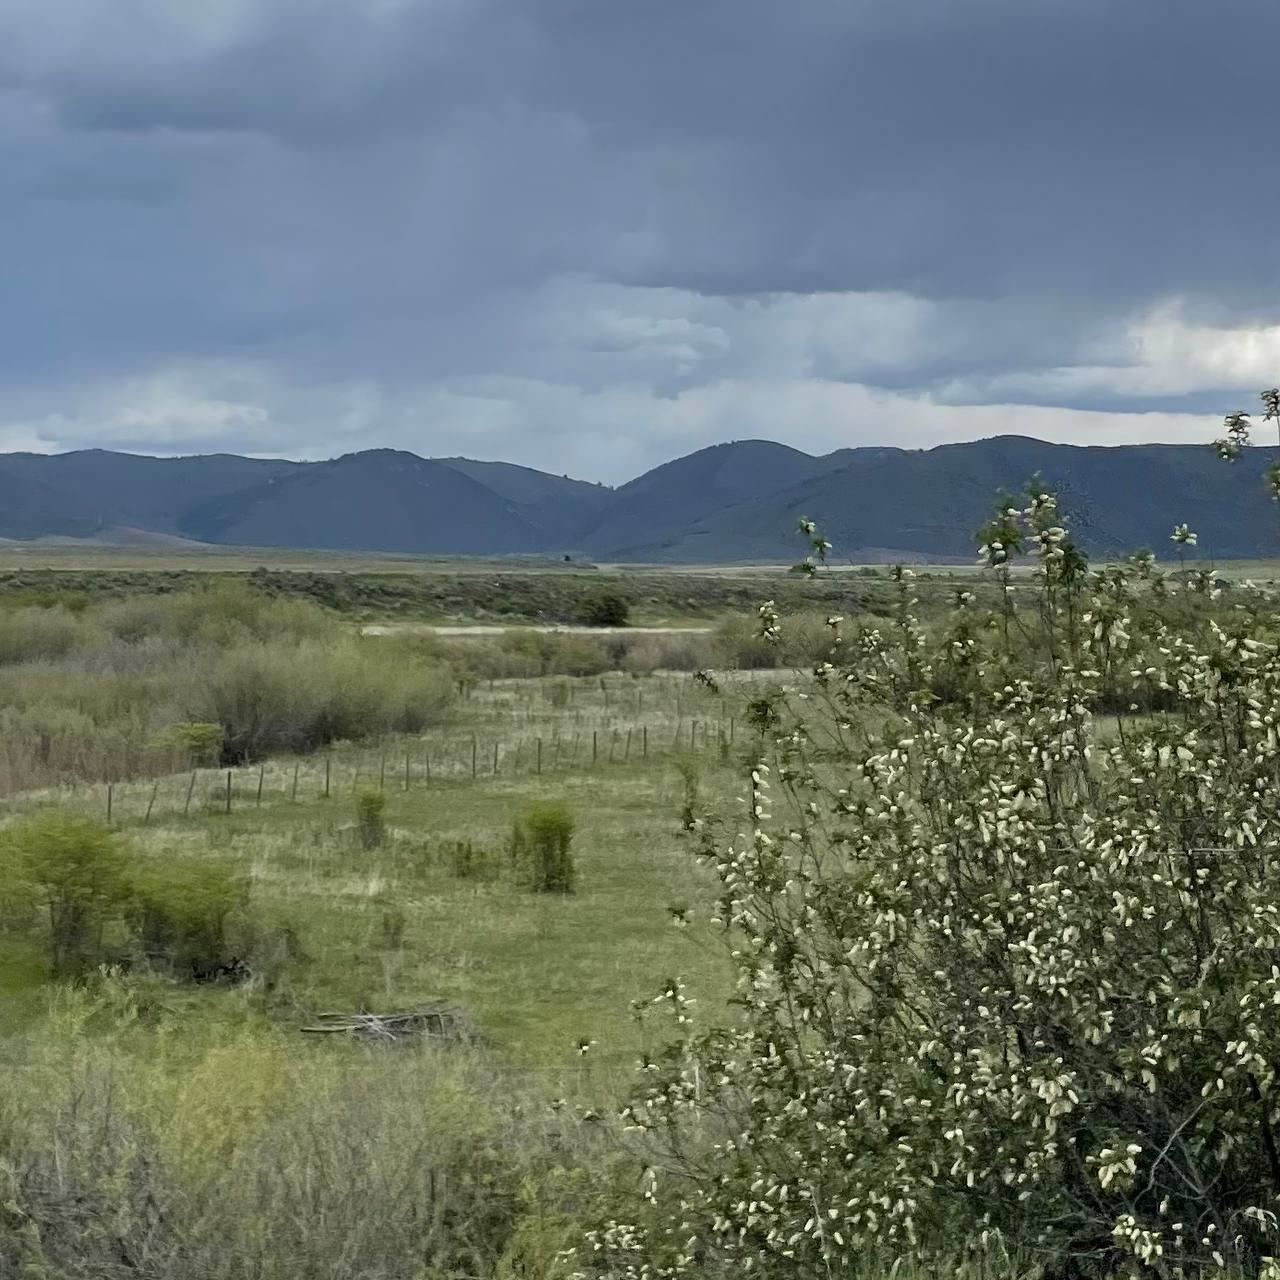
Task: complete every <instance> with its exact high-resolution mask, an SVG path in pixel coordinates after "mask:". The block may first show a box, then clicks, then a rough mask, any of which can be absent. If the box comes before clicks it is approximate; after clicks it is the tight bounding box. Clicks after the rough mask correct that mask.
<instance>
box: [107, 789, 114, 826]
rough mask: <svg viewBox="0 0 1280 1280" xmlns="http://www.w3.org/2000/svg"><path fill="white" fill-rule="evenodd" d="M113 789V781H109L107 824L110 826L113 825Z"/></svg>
mask: <svg viewBox="0 0 1280 1280" xmlns="http://www.w3.org/2000/svg"><path fill="white" fill-rule="evenodd" d="M112 789H113V784H112V783H110V782H108V783H107V826H110V825H111V799H112Z"/></svg>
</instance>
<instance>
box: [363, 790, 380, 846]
mask: <svg viewBox="0 0 1280 1280" xmlns="http://www.w3.org/2000/svg"><path fill="white" fill-rule="evenodd" d="M386 808H387V797H386V796H384V795H383V794H382V792H380V791H365V792H363V793H362V794H361V795H359V796H357V797H356V829H357V830H358V831H359V832H360V844H361V845H362V846H363V847H364V848H366V849H377V848H379V847H380V846H381V845H382V843H383V842H384V841H385V840H386V838H387V819H386Z"/></svg>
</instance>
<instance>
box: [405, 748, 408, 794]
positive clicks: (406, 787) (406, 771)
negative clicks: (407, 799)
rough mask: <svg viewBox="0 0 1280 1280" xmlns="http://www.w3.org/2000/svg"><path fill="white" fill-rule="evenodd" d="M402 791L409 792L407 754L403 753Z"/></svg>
mask: <svg viewBox="0 0 1280 1280" xmlns="http://www.w3.org/2000/svg"><path fill="white" fill-rule="evenodd" d="M404 789H405V790H406V791H408V790H409V753H408V751H406V752H405V753H404Z"/></svg>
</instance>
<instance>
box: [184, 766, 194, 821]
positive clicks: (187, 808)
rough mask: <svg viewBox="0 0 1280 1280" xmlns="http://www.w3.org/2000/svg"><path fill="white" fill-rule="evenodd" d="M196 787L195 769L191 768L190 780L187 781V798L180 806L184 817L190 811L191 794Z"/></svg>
mask: <svg viewBox="0 0 1280 1280" xmlns="http://www.w3.org/2000/svg"><path fill="white" fill-rule="evenodd" d="M195 789H196V771H195V770H194V769H192V770H191V781H190V782H188V783H187V800H186V803H185V804H184V805H183V806H182V816H183V817H184V818H185V817H186V816H187V814H189V813H190V812H191V796H192V794H193V793H194V791H195Z"/></svg>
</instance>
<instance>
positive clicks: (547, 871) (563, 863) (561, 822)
mask: <svg viewBox="0 0 1280 1280" xmlns="http://www.w3.org/2000/svg"><path fill="white" fill-rule="evenodd" d="M573 832H574V820H573V815H572V814H571V813H570V812H569V810H568V808H567V806H565V805H563V804H537V805H534V806H533V808H531V809H530V810H529V812H528V813H527V814H526V815H525V817H524V820H523V822H520V823H518V824H517V825H516V829H515V831H514V832H513V836H512V854H513V857H514V858H515V859H516V860H517V861H518V863H519V864H520V867H521V870H522V871H523V873H524V875H525V877H526V879H527V882H528V885H529V888H530V889H532V890H533V891H534V892H535V893H572V892H573V891H574V882H575V880H576V873H577V869H576V866H575V863H574V857H573V850H572V844H573Z"/></svg>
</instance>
